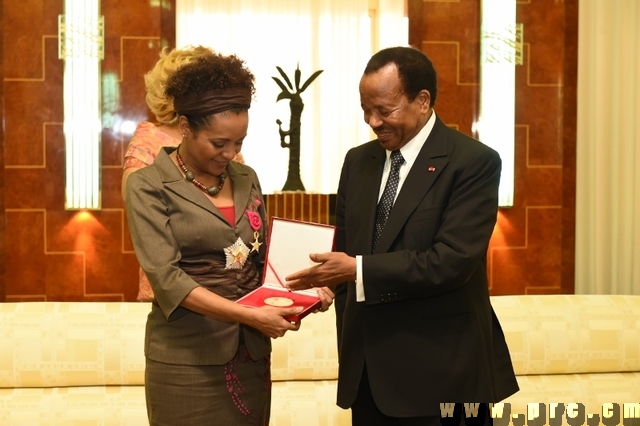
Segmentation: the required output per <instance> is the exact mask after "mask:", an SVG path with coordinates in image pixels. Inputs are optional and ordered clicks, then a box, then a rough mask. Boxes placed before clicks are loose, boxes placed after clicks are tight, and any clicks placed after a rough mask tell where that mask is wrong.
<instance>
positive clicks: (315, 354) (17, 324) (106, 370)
mask: <svg viewBox="0 0 640 426" xmlns="http://www.w3.org/2000/svg"><path fill="white" fill-rule="evenodd" d="M150 309H151V305H150V304H149V303H138V302H21V303H0V388H16V387H58V386H100V385H143V384H144V365H145V360H144V330H145V323H146V319H147V314H148V313H149V311H150ZM335 330H336V329H335V312H334V310H333V308H331V309H330V310H329V311H327V312H323V313H317V314H311V315H309V316H308V317H306V318H305V319H304V320H303V321H302V326H301V328H300V330H299V331H297V332H290V333H287V334H286V335H285V336H284V337H283V338H280V339H275V340H273V341H272V342H273V354H272V358H271V361H272V362H271V364H272V380H275V381H282V380H331V379H336V378H337V375H338V368H337V365H338V356H337V345H336V331H335Z"/></svg>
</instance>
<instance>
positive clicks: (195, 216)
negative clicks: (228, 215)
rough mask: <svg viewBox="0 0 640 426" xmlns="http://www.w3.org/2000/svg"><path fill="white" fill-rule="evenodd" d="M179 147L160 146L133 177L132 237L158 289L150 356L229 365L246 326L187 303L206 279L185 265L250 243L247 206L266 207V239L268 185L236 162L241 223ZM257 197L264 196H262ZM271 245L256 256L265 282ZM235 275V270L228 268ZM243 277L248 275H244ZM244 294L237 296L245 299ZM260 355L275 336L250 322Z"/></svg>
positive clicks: (255, 354)
mask: <svg viewBox="0 0 640 426" xmlns="http://www.w3.org/2000/svg"><path fill="white" fill-rule="evenodd" d="M173 150H175V148H168V147H165V148H163V149H162V150H160V153H159V154H158V157H157V158H156V160H155V161H154V163H153V164H152V165H150V166H148V167H145V168H143V169H141V170H138V171H136V172H134V173H132V174H131V175H130V176H129V179H128V180H127V187H126V192H127V196H126V210H127V219H128V222H129V229H130V232H131V239H132V241H133V246H134V248H135V252H136V256H137V258H138V262H139V263H140V266H141V267H142V269H143V270H144V272H145V274H146V275H147V277H148V278H149V282H150V283H151V286H152V288H153V292H154V294H155V301H154V302H153V304H152V309H151V313H150V314H149V317H148V319H147V328H146V337H145V355H146V356H147V357H149V358H150V359H153V360H156V361H160V362H165V363H170V364H186V365H222V364H225V363H226V362H228V361H229V360H231V358H232V357H233V356H234V355H235V353H236V351H237V348H238V342H239V336H240V327H241V326H240V325H239V324H238V323H229V322H225V321H220V320H216V319H213V318H210V317H206V316H203V315H200V314H197V313H195V312H192V311H190V310H188V309H185V308H183V307H181V306H180V303H181V302H182V300H183V299H184V298H185V297H186V296H187V295H188V294H189V292H191V291H192V290H193V289H194V288H195V287H197V286H198V285H199V284H198V283H196V282H195V281H194V280H193V279H192V278H191V277H190V276H189V275H188V274H187V273H185V271H184V270H183V269H182V267H184V266H185V265H197V264H198V263H199V262H200V263H201V262H202V261H203V259H219V260H224V251H223V249H224V248H225V247H228V246H230V245H231V244H233V243H234V242H236V240H237V239H238V237H240V238H242V240H243V241H244V242H245V243H246V244H249V243H250V242H251V241H253V240H254V234H253V233H254V231H253V229H252V228H251V226H250V225H249V220H248V217H247V215H246V214H245V212H246V211H247V209H254V208H256V206H257V209H256V211H257V212H258V213H259V214H260V217H261V219H262V224H263V225H262V226H261V228H260V231H259V232H260V241H264V236H265V235H266V216H265V211H264V204H263V200H262V191H261V189H260V183H259V182H258V178H257V176H256V173H255V171H254V170H253V169H252V168H250V167H249V166H246V165H243V164H240V163H236V162H231V163H229V165H228V166H227V172H228V175H229V179H231V181H232V182H233V196H234V203H235V216H236V223H235V224H234V226H231V225H229V224H228V223H227V221H226V219H225V218H224V216H223V215H222V214H221V213H220V212H219V211H218V209H217V208H216V207H215V206H213V204H211V202H210V201H209V200H208V199H207V198H206V196H205V195H204V194H203V193H202V192H201V191H200V190H199V189H198V188H196V187H195V186H194V185H193V184H191V183H190V182H188V181H187V180H186V179H184V177H183V176H182V174H181V173H180V171H179V170H178V168H177V167H176V166H175V164H174V163H173V162H172V161H171V159H170V158H169V155H168V154H169V153H170V152H172V151H173ZM256 199H257V200H258V201H259V203H256ZM264 252H265V245H264V244H263V245H262V246H261V248H260V251H259V253H258V254H256V253H254V254H253V255H252V257H251V258H250V259H249V260H248V262H254V264H255V265H256V267H257V268H258V271H259V278H258V280H257V283H256V286H257V285H259V284H260V278H261V273H262V266H263V261H264ZM222 272H228V273H229V274H234V272H233V271H231V270H225V271H222ZM238 278H240V276H238ZM249 290H250V289H247V288H241V287H238V288H231V289H229V288H225V293H227V294H229V291H231V294H233V293H236V294H237V297H240V296H242V295H243V294H246V293H247V292H248V291H249ZM237 297H236V298H237ZM242 331H243V333H242V334H243V338H244V340H245V344H246V346H247V349H248V351H249V354H250V355H251V357H252V358H253V359H258V358H262V357H264V356H266V355H268V354H269V353H270V352H271V342H270V340H269V338H268V337H266V336H264V335H263V334H262V333H260V332H258V331H257V330H255V329H253V328H250V327H248V326H244V325H243V326H242Z"/></svg>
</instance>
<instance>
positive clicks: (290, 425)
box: [270, 380, 351, 426]
mask: <svg viewBox="0 0 640 426" xmlns="http://www.w3.org/2000/svg"><path fill="white" fill-rule="evenodd" d="M336 386H337V382H336V381H335V380H318V381H313V380H308V381H290V382H274V383H273V394H272V398H271V422H270V425H271V426H299V425H304V426H339V425H350V424H351V410H343V409H342V408H340V407H338V406H337V405H336Z"/></svg>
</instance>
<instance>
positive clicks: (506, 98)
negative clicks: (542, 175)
mask: <svg viewBox="0 0 640 426" xmlns="http://www.w3.org/2000/svg"><path fill="white" fill-rule="evenodd" d="M481 9H482V12H481V13H482V25H481V34H480V114H479V117H478V122H477V124H476V131H477V133H478V139H480V140H481V141H482V142H483V143H485V144H487V145H488V146H490V147H492V148H493V149H495V150H496V151H498V153H499V154H500V158H501V159H502V175H501V178H500V188H499V194H498V205H499V206H500V207H512V206H513V194H514V172H515V157H514V146H515V105H516V99H515V98H516V81H515V80H516V73H515V66H516V65H522V63H523V27H522V24H517V23H516V0H482V6H481Z"/></svg>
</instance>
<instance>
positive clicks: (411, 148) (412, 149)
mask: <svg viewBox="0 0 640 426" xmlns="http://www.w3.org/2000/svg"><path fill="white" fill-rule="evenodd" d="M435 122H436V114H435V111H434V112H433V113H432V114H431V117H429V120H427V123H426V124H425V125H424V127H422V129H420V131H419V132H418V134H417V135H415V136H414V137H413V139H411V140H410V141H409V142H407V144H406V145H405V146H403V147H402V148H400V153H401V154H402V157H404V164H402V166H400V170H399V172H398V174H399V178H400V180H399V182H398V189H397V190H396V195H395V198H394V199H393V201H394V203H395V200H396V199H397V198H398V194H399V193H400V190H401V189H402V184H404V181H405V179H406V177H407V175H408V174H409V170H411V167H413V163H415V162H416V158H418V154H419V153H420V150H421V149H422V147H423V146H424V143H425V142H426V140H427V138H428V137H429V134H430V133H431V130H432V129H433V125H434V124H435ZM390 156H391V151H389V150H387V159H386V160H385V162H384V169H383V170H382V181H381V182H380V189H379V191H378V201H380V197H381V196H382V192H383V191H384V187H385V185H386V184H387V179H388V178H389V172H390V171H391V160H390V159H389V158H390ZM392 209H393V208H392ZM356 300H357V301H358V302H364V300H365V297H364V282H363V280H362V255H357V256H356Z"/></svg>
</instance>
